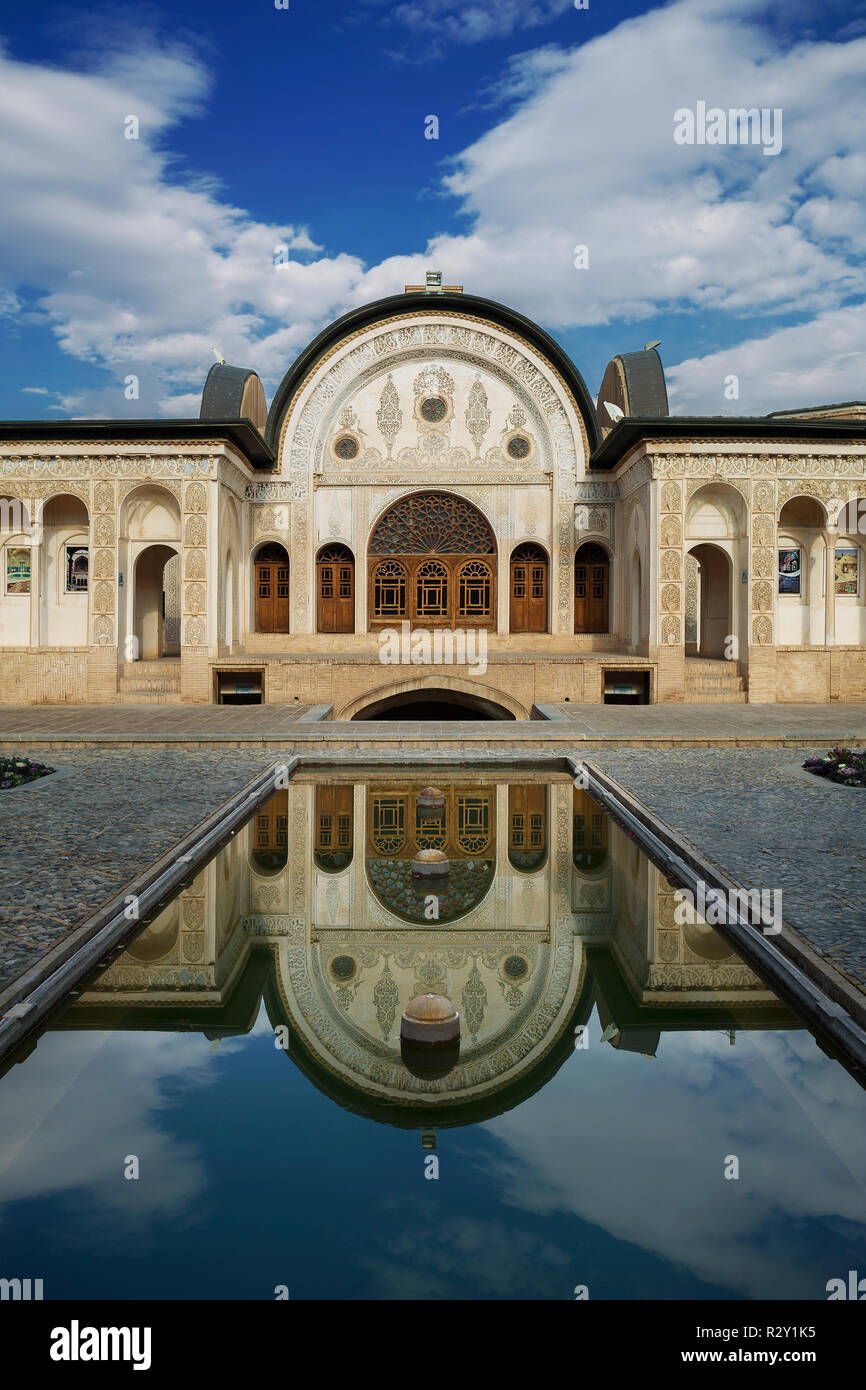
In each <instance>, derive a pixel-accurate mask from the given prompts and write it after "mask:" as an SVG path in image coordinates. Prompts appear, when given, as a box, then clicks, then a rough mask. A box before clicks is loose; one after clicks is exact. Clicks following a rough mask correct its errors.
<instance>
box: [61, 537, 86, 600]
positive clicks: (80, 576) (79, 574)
mask: <svg viewBox="0 0 866 1390" xmlns="http://www.w3.org/2000/svg"><path fill="white" fill-rule="evenodd" d="M88 567H89V560H88V549H87V546H86V545H68V546H67V547H66V592H67V594H81V593H86V591H87V571H88Z"/></svg>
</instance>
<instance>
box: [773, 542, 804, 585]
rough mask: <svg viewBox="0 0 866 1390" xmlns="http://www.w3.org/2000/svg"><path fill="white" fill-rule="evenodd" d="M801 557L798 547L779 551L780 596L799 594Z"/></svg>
mask: <svg viewBox="0 0 866 1390" xmlns="http://www.w3.org/2000/svg"><path fill="white" fill-rule="evenodd" d="M801 556H802V551H801V550H800V547H799V546H794V547H792V548H790V549H785V550H780V551H779V593H780V594H799V592H800V570H801V566H800V559H801Z"/></svg>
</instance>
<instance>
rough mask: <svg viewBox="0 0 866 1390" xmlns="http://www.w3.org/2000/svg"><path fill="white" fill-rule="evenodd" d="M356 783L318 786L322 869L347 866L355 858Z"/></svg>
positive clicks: (318, 854) (318, 845)
mask: <svg viewBox="0 0 866 1390" xmlns="http://www.w3.org/2000/svg"><path fill="white" fill-rule="evenodd" d="M354 795H355V788H354V786H351V785H347V786H331V787H317V788H316V825H315V852H316V862H317V864H318V865H319V868H324V869H330V870H334V869H341V868H345V867H346V865H347V864H348V863H349V862H350V860H351V857H352V847H353V846H352V836H353V829H352V823H353V812H354Z"/></svg>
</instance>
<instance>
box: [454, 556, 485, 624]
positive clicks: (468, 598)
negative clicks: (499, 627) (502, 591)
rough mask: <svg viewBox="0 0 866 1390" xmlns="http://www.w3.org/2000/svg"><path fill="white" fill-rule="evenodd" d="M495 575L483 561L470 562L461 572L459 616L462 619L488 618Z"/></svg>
mask: <svg viewBox="0 0 866 1390" xmlns="http://www.w3.org/2000/svg"><path fill="white" fill-rule="evenodd" d="M492 591H493V575H492V573H491V570H490V566H489V565H486V564H485V563H484V561H483V560H470V561H469V563H468V564H466V565H463V567H462V568H461V570H460V593H459V598H458V604H457V615H458V617H460V618H488V617H489V616H490V596H491V593H492Z"/></svg>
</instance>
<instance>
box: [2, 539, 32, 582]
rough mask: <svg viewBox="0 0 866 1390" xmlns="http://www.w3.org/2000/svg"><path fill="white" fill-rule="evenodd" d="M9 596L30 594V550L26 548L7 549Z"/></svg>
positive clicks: (12, 547)
mask: <svg viewBox="0 0 866 1390" xmlns="http://www.w3.org/2000/svg"><path fill="white" fill-rule="evenodd" d="M6 592H7V594H29V593H30V549H29V547H26V546H14V545H10V546H7V547H6Z"/></svg>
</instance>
